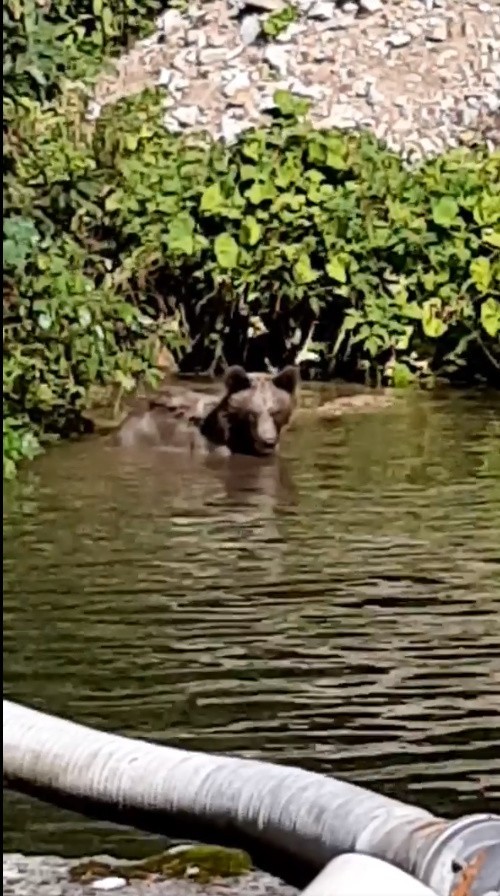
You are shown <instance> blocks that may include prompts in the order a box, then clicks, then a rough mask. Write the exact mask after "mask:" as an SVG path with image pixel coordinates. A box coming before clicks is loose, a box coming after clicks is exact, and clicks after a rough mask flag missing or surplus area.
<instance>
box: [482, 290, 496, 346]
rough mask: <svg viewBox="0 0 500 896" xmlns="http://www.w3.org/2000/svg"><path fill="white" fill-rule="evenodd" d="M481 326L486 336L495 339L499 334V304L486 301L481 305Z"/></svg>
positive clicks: (494, 301)
mask: <svg viewBox="0 0 500 896" xmlns="http://www.w3.org/2000/svg"><path fill="white" fill-rule="evenodd" d="M481 325H482V327H483V329H484V330H485V331H486V332H487V334H488V336H491V338H492V339H496V337H497V336H498V334H499V332H500V302H498V301H497V300H496V299H493V298H489V299H486V300H485V301H484V302H483V303H482V305H481Z"/></svg>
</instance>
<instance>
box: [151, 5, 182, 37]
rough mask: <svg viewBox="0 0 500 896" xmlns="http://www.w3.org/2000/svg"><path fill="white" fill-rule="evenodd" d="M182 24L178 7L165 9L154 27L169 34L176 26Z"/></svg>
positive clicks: (179, 26) (178, 26) (180, 26)
mask: <svg viewBox="0 0 500 896" xmlns="http://www.w3.org/2000/svg"><path fill="white" fill-rule="evenodd" d="M183 25H184V19H183V17H182V15H181V13H180V12H179V10H178V9H167V10H166V11H165V12H162V14H161V15H160V16H158V18H157V20H156V27H157V28H158V30H159V31H162V32H163V33H164V34H169V33H170V32H171V31H175V30H176V29H177V28H182V27H183Z"/></svg>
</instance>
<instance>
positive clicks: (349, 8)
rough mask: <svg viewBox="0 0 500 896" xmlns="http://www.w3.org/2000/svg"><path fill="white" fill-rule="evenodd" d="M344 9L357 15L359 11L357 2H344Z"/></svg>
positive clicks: (349, 13)
mask: <svg viewBox="0 0 500 896" xmlns="http://www.w3.org/2000/svg"><path fill="white" fill-rule="evenodd" d="M342 11H343V12H346V13H347V14H348V15H353V16H355V15H356V13H357V11H358V4H357V3H344V5H343V6H342Z"/></svg>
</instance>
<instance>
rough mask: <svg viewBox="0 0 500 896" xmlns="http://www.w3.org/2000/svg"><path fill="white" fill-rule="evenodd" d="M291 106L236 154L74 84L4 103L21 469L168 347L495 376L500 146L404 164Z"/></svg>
mask: <svg viewBox="0 0 500 896" xmlns="http://www.w3.org/2000/svg"><path fill="white" fill-rule="evenodd" d="M276 99H277V102H278V111H279V115H278V117H277V120H276V122H275V123H274V124H273V126H272V127H269V128H265V129H264V128H261V129H254V130H251V131H248V132H247V133H245V134H244V135H243V136H242V137H241V139H240V140H239V141H238V142H237V144H236V145H233V146H230V147H227V146H225V145H223V144H222V143H220V142H214V141H210V140H209V139H208V138H207V137H206V136H204V135H195V136H189V137H185V136H178V135H172V134H169V133H167V132H166V131H165V130H164V127H163V124H162V116H163V108H162V102H163V98H162V94H161V93H160V92H158V91H146V92H144V93H143V94H141V95H140V96H136V97H133V98H129V99H126V100H122V101H121V102H120V103H118V104H117V105H115V106H114V107H110V108H106V109H105V110H104V112H103V114H102V116H101V118H100V119H99V120H98V121H97V122H96V123H95V124H91V123H87V122H85V121H84V116H83V98H82V97H81V96H80V95H79V94H78V92H77V91H76V90H64V89H62V93H61V94H60V96H59V97H58V98H57V100H55V101H54V102H52V103H51V104H48V103H40V102H39V101H37V100H35V99H33V98H28V97H23V98H22V99H20V100H18V101H17V102H16V103H13V102H10V101H7V103H6V105H5V111H4V116H5V118H6V121H7V132H6V136H5V145H4V162H5V165H4V167H5V171H6V174H5V175H4V458H5V457H7V460H8V461H9V465H8V466H9V471H12V470H13V464H15V462H16V461H17V460H18V459H19V457H20V456H22V455H29V454H32V453H33V451H35V450H36V442H35V441H34V439H33V436H36V437H37V438H43V437H44V436H45V435H47V434H49V435H50V434H59V433H64V434H68V433H72V432H78V431H80V430H81V428H82V427H83V426H84V425H85V424H84V419H85V412H86V411H87V410H88V408H89V405H90V404H91V403H92V395H93V387H95V386H96V385H100V386H103V387H105V386H108V385H109V384H110V383H115V384H118V385H119V386H120V388H122V389H124V390H128V389H130V388H132V387H133V386H134V385H135V384H136V382H137V381H138V379H139V378H141V377H142V376H144V375H146V374H148V372H149V373H150V372H151V370H152V360H153V353H154V352H155V351H156V349H157V346H158V342H160V343H162V344H164V343H166V344H167V345H169V346H170V347H171V348H172V349H173V350H174V352H176V354H177V357H178V358H180V360H181V363H182V367H183V369H185V370H190V371H200V370H207V369H210V370H213V371H215V370H218V369H220V368H221V366H222V365H223V364H224V363H232V362H234V361H240V362H241V361H244V362H245V363H246V364H247V365H248V366H249V367H259V366H260V367H262V366H263V365H264V364H265V363H266V362H270V363H272V364H276V365H277V364H281V363H283V362H285V361H289V360H294V359H295V357H296V355H297V351H298V350H299V349H300V348H301V347H302V346H303V345H304V343H305V342H307V351H306V352H304V353H303V356H304V357H305V359H306V360H305V370H306V371H307V370H309V371H310V373H311V375H321V376H325V375H326V376H330V375H332V374H335V375H342V376H346V377H350V378H354V379H365V380H367V381H381V380H382V381H385V382H389V383H394V384H396V385H401V384H404V383H406V382H408V381H409V380H411V379H414V378H423V379H424V380H426V381H432V378H433V377H434V376H436V375H437V376H443V375H444V376H446V377H447V378H449V379H451V380H453V379H455V380H456V379H459V380H460V381H473V380H476V379H481V380H483V381H487V382H495V381H496V382H498V374H499V369H500V345H499V323H500V303H499V296H500V154H499V153H498V152H497V153H494V154H492V155H488V153H487V152H486V150H485V149H482V148H479V149H475V150H465V149H464V150H454V151H452V152H449V153H447V154H446V155H445V156H443V157H441V158H440V159H437V160H434V161H430V162H427V163H425V164H423V165H421V166H420V167H418V168H416V169H413V170H410V169H408V168H406V167H405V166H404V165H403V163H402V162H401V160H400V158H399V157H398V156H397V155H396V154H394V153H391V152H389V151H388V150H387V149H386V148H385V147H383V146H382V145H380V144H379V143H378V142H377V141H376V140H375V139H374V138H372V137H370V136H368V135H366V134H363V135H359V134H345V133H342V132H335V131H328V132H321V131H315V130H313V129H311V127H310V126H309V125H308V124H307V121H306V120H303V113H304V112H305V105H304V102H303V101H298V100H296V99H294V98H292V97H290V95H288V94H286V93H280V92H278V94H277V96H276ZM5 421H7V423H6V422H5ZM4 469H5V467H4Z"/></svg>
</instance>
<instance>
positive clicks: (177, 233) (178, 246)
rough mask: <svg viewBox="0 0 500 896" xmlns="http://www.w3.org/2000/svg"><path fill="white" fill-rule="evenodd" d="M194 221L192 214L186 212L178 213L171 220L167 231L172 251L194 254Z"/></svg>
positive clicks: (168, 243)
mask: <svg viewBox="0 0 500 896" xmlns="http://www.w3.org/2000/svg"><path fill="white" fill-rule="evenodd" d="M193 230H194V221H193V219H192V217H191V215H189V214H187V213H184V214H180V215H177V217H176V218H174V220H173V221H171V222H170V224H169V227H168V231H167V246H168V248H169V250H170V251H171V252H180V253H183V254H184V255H192V254H193V252H194V237H193Z"/></svg>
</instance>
